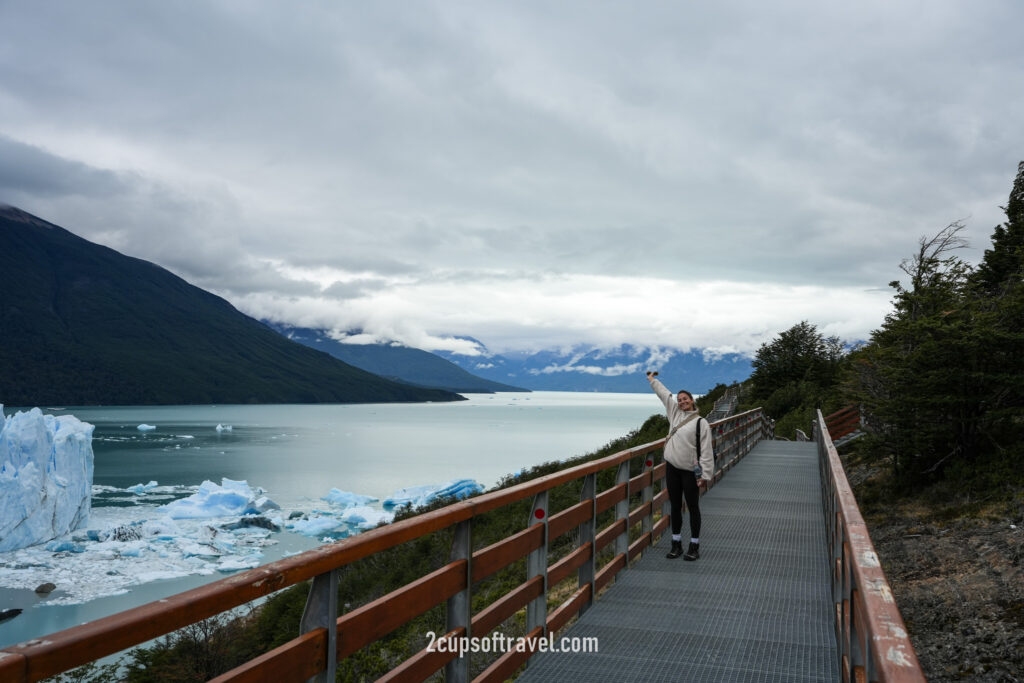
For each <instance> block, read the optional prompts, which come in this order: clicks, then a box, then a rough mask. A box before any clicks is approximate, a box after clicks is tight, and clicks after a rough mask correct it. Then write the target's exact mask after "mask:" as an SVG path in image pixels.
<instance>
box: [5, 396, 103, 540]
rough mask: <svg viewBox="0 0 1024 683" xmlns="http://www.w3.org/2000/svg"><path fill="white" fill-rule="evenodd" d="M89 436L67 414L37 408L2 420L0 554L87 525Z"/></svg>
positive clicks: (87, 427) (83, 426)
mask: <svg viewBox="0 0 1024 683" xmlns="http://www.w3.org/2000/svg"><path fill="white" fill-rule="evenodd" d="M0 415H3V405H2V404H0ZM92 433H93V425H91V424H88V423H85V422H81V421H80V420H78V418H76V417H74V416H72V415H61V416H59V417H54V416H53V415H44V414H43V412H42V411H41V410H39V408H32V409H31V410H29V411H27V412H21V411H18V412H17V413H15V414H14V415H8V416H6V417H4V418H3V426H2V427H0V552H6V551H10V550H17V549H19V548H25V547H27V546H32V545H37V544H40V543H46V542H47V541H51V540H53V539H56V538H58V537H59V536H63V535H65V534H67V533H69V532H71V531H74V530H75V529H77V528H79V527H80V526H82V525H84V524H85V523H86V522H87V521H88V519H89V511H90V505H91V501H92V477H93V452H92Z"/></svg>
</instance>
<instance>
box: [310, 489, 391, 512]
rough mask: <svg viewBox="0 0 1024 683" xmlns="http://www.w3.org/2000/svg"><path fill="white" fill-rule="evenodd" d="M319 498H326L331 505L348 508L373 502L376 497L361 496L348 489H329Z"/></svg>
mask: <svg viewBox="0 0 1024 683" xmlns="http://www.w3.org/2000/svg"><path fill="white" fill-rule="evenodd" d="M320 500H326V501H327V502H328V503H330V504H331V505H337V506H338V507H343V508H348V507H355V506H357V505H366V504H367V503H374V502H376V501H377V498H374V497H373V496H361V495H359V494H358V493H351V492H349V491H340V490H338V489H331V490H330V491H328V492H327V495H326V496H324V497H323V498H321V499H320Z"/></svg>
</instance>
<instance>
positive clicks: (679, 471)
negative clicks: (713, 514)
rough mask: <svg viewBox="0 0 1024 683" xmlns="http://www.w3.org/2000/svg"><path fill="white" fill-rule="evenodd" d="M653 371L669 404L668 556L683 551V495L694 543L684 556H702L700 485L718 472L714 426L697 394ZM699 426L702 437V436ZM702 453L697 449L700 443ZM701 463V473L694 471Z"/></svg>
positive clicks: (655, 386) (657, 390)
mask: <svg viewBox="0 0 1024 683" xmlns="http://www.w3.org/2000/svg"><path fill="white" fill-rule="evenodd" d="M655 374H656V373H653V372H648V373H647V381H648V382H650V383H651V388H652V389H654V393H655V394H657V395H658V398H660V399H661V402H662V403H664V404H665V412H666V416H667V417H668V425H669V432H668V438H667V439H666V440H665V481H666V484H667V486H668V498H669V502H670V503H671V506H672V549H671V550H670V551H669V553H668V555H666V556H665V557H667V558H669V559H670V560H674V559H676V558H677V557H679V556H680V555H683V538H682V530H683V509H682V508H683V498H684V497H685V498H686V507H687V509H688V510H689V511H690V545H689V547H687V549H686V554H685V555H683V559H684V560H696V559H697V558H699V557H700V489H702V488H706V487H707V485H708V482H709V481H711V477H712V475H713V474H714V472H715V456H714V453H713V451H712V446H711V427H710V426H708V421H707V420H703V419H701V417H700V413H699V412H698V411H697V406H696V405H695V404H694V402H693V394H691V393H690V392H688V391H680V392H679V393H677V394H676V395H675V396H673V395H672V394H671V393H670V392H669V390H668V389H666V388H665V385H663V384H662V383H661V382H660V381H658V380H657V379H656V378H655ZM698 430H700V431H699V438H698ZM698 443H699V444H700V453H697V444H698ZM697 465H700V470H699V471H700V476H698V475H697V473H696V472H695V471H694V470H695V468H696V467H697Z"/></svg>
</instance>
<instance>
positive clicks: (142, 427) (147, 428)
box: [136, 424, 156, 432]
mask: <svg viewBox="0 0 1024 683" xmlns="http://www.w3.org/2000/svg"><path fill="white" fill-rule="evenodd" d="M136 429H138V430H139V431H140V432H151V431H153V430H154V429H156V425H148V424H140V425H139V426H138V427H136Z"/></svg>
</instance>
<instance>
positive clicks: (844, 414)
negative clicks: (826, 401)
mask: <svg viewBox="0 0 1024 683" xmlns="http://www.w3.org/2000/svg"><path fill="white" fill-rule="evenodd" d="M825 426H826V427H827V428H828V435H829V437H830V438H831V439H832V441H838V440H839V439H841V438H843V437H844V436H846V435H847V434H852V433H853V432H855V431H857V430H858V429H860V427H861V419H860V408H859V407H857V406H847V407H845V408H841V409H839V410H837V411H836V412H834V413H832V414H831V415H826V416H825Z"/></svg>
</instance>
